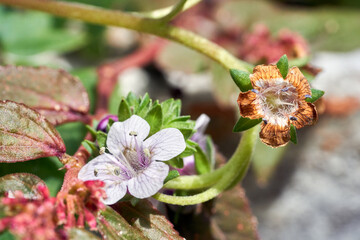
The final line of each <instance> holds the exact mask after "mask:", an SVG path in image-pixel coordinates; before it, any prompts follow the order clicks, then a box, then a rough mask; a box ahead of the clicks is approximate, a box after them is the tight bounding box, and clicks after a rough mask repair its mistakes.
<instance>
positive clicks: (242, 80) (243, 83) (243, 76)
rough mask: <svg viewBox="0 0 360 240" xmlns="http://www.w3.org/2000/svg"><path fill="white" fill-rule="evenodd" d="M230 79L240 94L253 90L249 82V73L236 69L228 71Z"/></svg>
mask: <svg viewBox="0 0 360 240" xmlns="http://www.w3.org/2000/svg"><path fill="white" fill-rule="evenodd" d="M230 75H231V78H232V79H233V80H234V82H235V84H236V85H237V86H238V87H239V89H240V90H241V91H242V92H246V91H249V90H251V89H253V86H252V85H251V81H250V73H248V72H244V71H240V70H237V69H230Z"/></svg>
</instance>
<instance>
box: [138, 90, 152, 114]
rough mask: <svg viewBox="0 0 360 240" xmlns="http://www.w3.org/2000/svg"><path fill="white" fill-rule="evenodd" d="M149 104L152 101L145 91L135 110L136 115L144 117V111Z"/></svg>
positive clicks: (147, 109)
mask: <svg viewBox="0 0 360 240" xmlns="http://www.w3.org/2000/svg"><path fill="white" fill-rule="evenodd" d="M151 105H152V101H151V99H150V97H149V94H148V93H145V95H144V97H143V98H142V99H141V101H140V105H139V107H138V109H137V111H136V115H138V116H140V117H142V118H144V117H145V116H146V113H147V112H148V111H149V109H150V107H151Z"/></svg>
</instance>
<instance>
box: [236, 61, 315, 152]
mask: <svg viewBox="0 0 360 240" xmlns="http://www.w3.org/2000/svg"><path fill="white" fill-rule="evenodd" d="M250 81H251V84H252V86H253V88H254V89H252V90H250V91H247V92H242V93H240V95H239V98H238V101H237V102H238V104H239V108H240V114H241V116H242V117H245V118H250V119H259V118H262V119H263V122H262V124H261V131H260V139H261V141H262V142H264V143H265V144H267V145H269V146H271V147H279V146H283V145H285V144H286V143H287V142H288V141H289V140H290V125H291V124H293V125H294V126H295V127H296V128H297V129H299V128H302V127H304V126H306V125H312V124H314V123H315V122H316V121H317V117H318V116H317V112H316V109H315V107H314V105H313V104H312V103H308V102H306V101H305V99H306V98H309V97H311V90H310V85H309V83H308V81H307V80H306V78H305V77H304V75H303V74H302V73H301V72H300V70H299V68H297V67H292V68H290V69H289V73H288V75H287V76H286V78H285V79H283V77H282V75H281V73H280V71H279V69H278V68H277V67H276V66H274V65H259V66H256V67H255V68H254V72H253V74H250Z"/></svg>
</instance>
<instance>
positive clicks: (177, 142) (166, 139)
mask: <svg viewBox="0 0 360 240" xmlns="http://www.w3.org/2000/svg"><path fill="white" fill-rule="evenodd" d="M185 147H186V144H185V140H184V136H183V135H182V133H181V132H180V131H179V130H178V129H176V128H166V129H163V130H161V131H159V132H157V133H155V134H154V135H152V136H151V137H149V138H148V139H146V140H145V142H144V148H147V149H149V151H150V155H151V158H152V159H154V160H160V161H167V160H170V159H172V158H173V157H176V156H177V155H179V154H180V153H182V152H183V151H184V150H185Z"/></svg>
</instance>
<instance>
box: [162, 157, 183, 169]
mask: <svg viewBox="0 0 360 240" xmlns="http://www.w3.org/2000/svg"><path fill="white" fill-rule="evenodd" d="M166 163H167V164H169V165H170V166H172V167H174V168H183V167H184V162H183V160H182V158H180V157H175V158H173V159H170V160H169V161H166Z"/></svg>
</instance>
